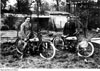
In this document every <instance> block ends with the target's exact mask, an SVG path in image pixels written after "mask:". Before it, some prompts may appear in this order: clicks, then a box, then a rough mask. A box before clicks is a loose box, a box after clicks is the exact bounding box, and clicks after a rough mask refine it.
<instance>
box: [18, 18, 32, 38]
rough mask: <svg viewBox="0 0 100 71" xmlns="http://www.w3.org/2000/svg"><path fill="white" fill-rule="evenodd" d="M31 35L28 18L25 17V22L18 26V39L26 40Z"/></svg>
mask: <svg viewBox="0 0 100 71" xmlns="http://www.w3.org/2000/svg"><path fill="white" fill-rule="evenodd" d="M30 34H31V23H30V18H29V17H27V18H26V19H25V21H24V22H23V23H22V24H21V25H20V30H19V38H20V39H22V40H27V39H28V38H29V36H30Z"/></svg>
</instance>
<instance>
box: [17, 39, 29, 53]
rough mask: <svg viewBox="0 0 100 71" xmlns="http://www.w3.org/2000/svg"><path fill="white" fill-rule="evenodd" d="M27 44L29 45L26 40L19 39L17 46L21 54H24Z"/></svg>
mask: <svg viewBox="0 0 100 71" xmlns="http://www.w3.org/2000/svg"><path fill="white" fill-rule="evenodd" d="M26 45H27V43H26V42H24V41H23V40H18V41H17V47H16V50H17V52H18V53H20V54H23V51H24V49H25V47H26Z"/></svg>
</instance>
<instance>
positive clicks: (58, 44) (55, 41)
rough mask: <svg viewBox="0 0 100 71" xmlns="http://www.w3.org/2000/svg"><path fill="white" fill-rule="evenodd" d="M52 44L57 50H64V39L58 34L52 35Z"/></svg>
mask: <svg viewBox="0 0 100 71" xmlns="http://www.w3.org/2000/svg"><path fill="white" fill-rule="evenodd" d="M53 44H54V45H55V47H56V49H57V50H64V41H63V39H62V38H61V37H60V36H56V37H54V39H53Z"/></svg>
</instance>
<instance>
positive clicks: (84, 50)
mask: <svg viewBox="0 0 100 71" xmlns="http://www.w3.org/2000/svg"><path fill="white" fill-rule="evenodd" d="M77 49H78V56H80V57H90V56H92V55H93V53H94V46H93V44H92V43H91V42H88V45H87V47H81V45H80V44H78V46H77Z"/></svg>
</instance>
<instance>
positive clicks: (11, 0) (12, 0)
mask: <svg viewBox="0 0 100 71" xmlns="http://www.w3.org/2000/svg"><path fill="white" fill-rule="evenodd" d="M43 1H46V2H48V3H49V4H56V0H43ZM62 1H64V2H65V1H66V0H62ZM92 1H95V2H97V1H98V0H92ZM15 3H17V1H16V0H8V2H7V6H8V5H11V6H13V5H14V4H15Z"/></svg>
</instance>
